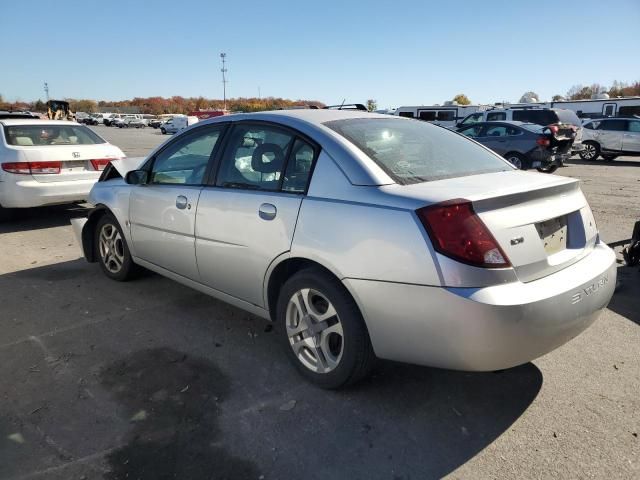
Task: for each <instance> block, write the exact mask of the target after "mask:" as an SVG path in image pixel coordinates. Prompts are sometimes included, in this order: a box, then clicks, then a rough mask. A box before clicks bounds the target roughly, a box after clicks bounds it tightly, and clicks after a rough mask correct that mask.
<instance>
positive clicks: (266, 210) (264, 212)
mask: <svg viewBox="0 0 640 480" xmlns="http://www.w3.org/2000/svg"><path fill="white" fill-rule="evenodd" d="M277 213H278V209H277V208H276V206H275V205H272V204H270V203H263V204H262V205H260V208H259V209H258V215H259V216H260V218H261V219H263V220H273V219H274V218H276V214H277Z"/></svg>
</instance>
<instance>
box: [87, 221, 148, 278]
mask: <svg viewBox="0 0 640 480" xmlns="http://www.w3.org/2000/svg"><path fill="white" fill-rule="evenodd" d="M94 239H95V246H94V248H95V252H96V254H97V258H98V263H99V264H100V268H101V269H102V271H103V272H104V274H105V275H106V276H107V277H109V278H110V279H112V280H116V281H118V282H125V281H127V280H130V279H131V278H133V277H134V276H135V275H136V274H137V273H138V271H139V267H138V266H137V265H136V264H135V263H133V260H132V259H131V253H130V252H129V247H128V246H127V242H126V240H125V238H124V234H123V233H122V229H121V228H120V225H119V224H118V221H117V220H116V218H115V217H114V216H113V215H112V214H111V213H107V214H105V215H103V216H102V217H101V218H100V220H98V223H97V225H96V230H95V235H94Z"/></svg>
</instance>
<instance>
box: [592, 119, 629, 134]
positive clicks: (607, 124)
mask: <svg viewBox="0 0 640 480" xmlns="http://www.w3.org/2000/svg"><path fill="white" fill-rule="evenodd" d="M626 129H627V121H626V120H603V121H602V122H600V126H599V127H598V130H609V131H614V132H624V131H625V130H626Z"/></svg>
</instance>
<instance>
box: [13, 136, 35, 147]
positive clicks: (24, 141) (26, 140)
mask: <svg viewBox="0 0 640 480" xmlns="http://www.w3.org/2000/svg"><path fill="white" fill-rule="evenodd" d="M16 145H21V146H23V147H26V146H29V145H33V140H31V137H16Z"/></svg>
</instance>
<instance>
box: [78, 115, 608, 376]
mask: <svg viewBox="0 0 640 480" xmlns="http://www.w3.org/2000/svg"><path fill="white" fill-rule="evenodd" d="M90 199H91V202H92V203H93V204H94V205H95V208H94V209H93V210H92V212H91V214H90V215H89V217H88V219H82V220H74V221H73V222H74V227H75V230H76V233H77V235H78V237H79V238H80V239H81V242H82V246H83V250H84V255H85V257H86V259H87V260H88V261H90V262H98V263H99V265H100V267H101V268H102V270H103V272H104V273H105V274H106V275H107V276H108V277H110V278H112V279H114V280H120V281H123V280H128V279H130V278H132V277H133V276H134V275H135V273H136V272H137V271H138V270H139V268H140V267H144V268H147V269H149V270H153V271H155V272H158V273H160V274H162V275H165V276H167V277H169V278H171V279H173V280H175V281H177V282H180V283H183V284H185V285H188V286H191V287H193V288H195V289H197V290H199V291H201V292H204V293H206V294H209V295H211V296H214V297H216V298H219V299H222V300H224V301H226V302H229V303H231V304H233V305H235V306H237V307H240V308H242V309H245V310H247V311H249V312H252V313H254V314H256V315H259V316H261V317H264V318H265V319H269V320H272V321H273V322H275V323H276V324H277V331H278V332H279V335H280V337H281V339H282V343H283V344H284V346H285V351H286V352H287V354H288V356H289V357H290V359H291V361H292V362H293V364H294V365H295V366H296V367H297V369H298V370H299V371H300V372H301V373H302V374H303V375H304V376H305V377H306V378H307V379H309V380H311V381H313V382H315V383H317V384H319V385H321V386H323V387H327V388H337V387H340V386H343V385H346V384H349V383H353V382H355V381H357V380H359V379H361V378H363V377H364V376H365V375H366V374H367V373H368V372H369V371H370V370H371V367H372V365H373V363H374V360H375V359H376V358H383V359H391V360H396V361H402V362H410V363H415V364H421V365H430V366H435V367H442V368H451V369H460V370H476V371H477V370H485V371H486V370H498V369H504V368H509V367H512V366H515V365H519V364H522V363H525V362H528V361H530V360H532V359H534V358H536V357H539V356H541V355H544V354H545V353H547V352H549V351H551V350H553V349H555V348H557V347H559V346H561V345H562V344H564V343H565V342H567V341H568V340H570V339H571V338H573V337H575V336H576V335H578V334H579V333H580V332H582V331H583V330H584V329H586V328H587V327H588V326H589V325H590V324H591V323H592V322H593V321H594V320H595V319H596V318H597V317H598V315H599V314H600V312H601V311H602V310H603V309H604V308H605V307H606V305H607V303H608V302H609V300H610V298H611V296H612V294H613V290H614V286H615V281H616V266H615V265H616V264H615V256H614V254H613V252H612V251H611V250H610V249H609V248H608V247H607V246H606V245H605V244H603V243H602V242H601V241H600V239H599V236H598V231H597V228H596V224H595V221H594V218H593V215H592V213H591V209H590V208H589V205H588V204H587V202H586V200H585V197H584V195H583V194H582V191H581V190H580V187H579V184H578V182H577V181H575V180H572V179H568V178H562V177H556V176H552V175H543V174H539V173H531V172H523V171H518V170H516V169H514V168H513V167H512V166H511V165H510V164H509V163H507V162H506V161H505V160H504V159H502V158H501V157H499V156H497V155H495V154H494V153H492V152H491V151H490V150H488V149H486V148H485V147H483V146H481V145H479V144H478V143H476V142H474V141H472V140H469V139H467V138H465V137H463V136H461V135H459V134H457V133H454V132H451V131H449V130H446V129H444V128H440V127H437V126H434V125H430V124H428V123H424V122H420V121H416V120H410V119H406V118H401V117H391V116H385V115H376V114H369V113H366V112H348V111H335V110H293V111H278V112H265V113H255V114H240V115H231V116H224V117H218V118H216V119H212V120H207V121H204V122H200V123H198V124H196V125H195V126H193V127H191V128H188V129H186V130H184V131H183V132H181V133H180V134H179V135H177V136H176V137H173V138H171V139H170V140H168V141H167V142H165V143H164V144H163V145H161V146H160V147H158V148H157V149H156V150H155V151H153V152H152V153H151V154H150V155H149V157H148V158H146V159H143V160H142V161H141V162H136V161H131V160H129V161H127V160H121V161H115V162H112V165H111V166H110V167H108V168H107V170H105V172H104V173H103V175H102V177H101V180H100V181H99V182H98V183H97V184H96V185H95V186H94V188H93V190H92V192H91V196H90Z"/></svg>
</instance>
